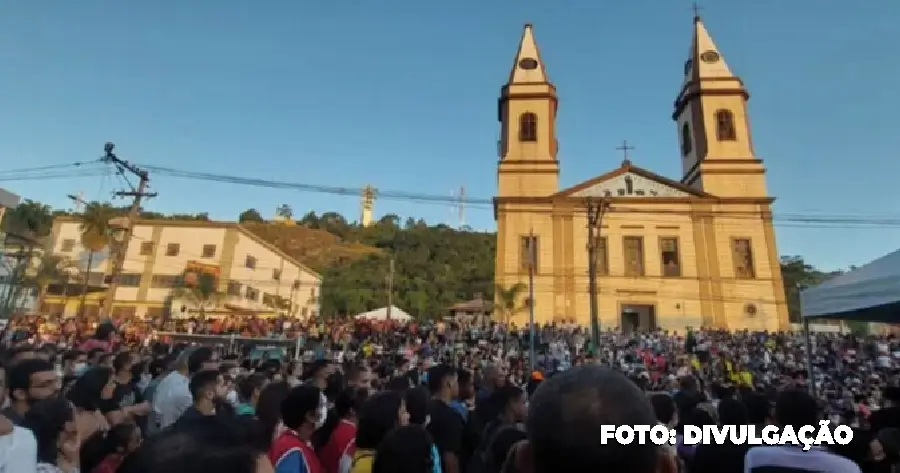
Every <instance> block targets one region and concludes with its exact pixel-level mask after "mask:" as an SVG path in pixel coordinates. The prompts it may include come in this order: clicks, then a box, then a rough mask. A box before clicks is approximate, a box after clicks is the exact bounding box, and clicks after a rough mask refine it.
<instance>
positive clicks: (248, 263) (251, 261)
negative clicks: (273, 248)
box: [244, 255, 256, 269]
mask: <svg viewBox="0 0 900 473" xmlns="http://www.w3.org/2000/svg"><path fill="white" fill-rule="evenodd" d="M244 267H246V268H250V269H256V258H254V257H253V256H251V255H247V258H246V259H245V260H244Z"/></svg>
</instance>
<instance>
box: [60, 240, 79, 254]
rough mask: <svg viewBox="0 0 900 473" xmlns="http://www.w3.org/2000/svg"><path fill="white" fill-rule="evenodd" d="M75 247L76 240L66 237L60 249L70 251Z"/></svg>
mask: <svg viewBox="0 0 900 473" xmlns="http://www.w3.org/2000/svg"><path fill="white" fill-rule="evenodd" d="M74 249H75V240H73V239H71V238H66V239H65V240H63V241H62V245H61V246H60V248H59V251H62V252H65V253H68V252H70V251H72V250H74Z"/></svg>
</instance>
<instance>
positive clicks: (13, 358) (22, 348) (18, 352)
mask: <svg viewBox="0 0 900 473" xmlns="http://www.w3.org/2000/svg"><path fill="white" fill-rule="evenodd" d="M34 358H37V351H35V349H34V346H33V345H30V344H25V345H17V346H14V347H12V348H10V349H9V351H8V352H7V353H6V359H7V361H6V366H14V365H16V364H17V363H19V362H20V361H22V360H31V359H34Z"/></svg>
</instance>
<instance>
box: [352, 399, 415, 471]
mask: <svg viewBox="0 0 900 473" xmlns="http://www.w3.org/2000/svg"><path fill="white" fill-rule="evenodd" d="M408 424H409V412H407V410H406V401H405V400H404V399H403V394H402V393H399V392H396V391H385V392H381V393H377V394H374V395H373V396H372V397H370V398H368V399H367V400H366V402H365V403H363V406H362V409H361V410H360V414H359V423H358V426H357V430H356V438H355V439H354V441H353V443H352V444H351V445H350V446H349V447H348V448H347V449H346V454H345V455H344V456H343V457H342V458H341V464H340V468H339V470H340V473H371V471H372V461H373V460H374V458H375V450H376V449H377V448H378V444H379V443H381V441H382V440H383V439H384V437H385V435H387V433H388V432H390V431H391V429H393V428H394V427H397V426H404V425H408Z"/></svg>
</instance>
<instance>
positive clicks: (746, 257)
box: [731, 238, 756, 279]
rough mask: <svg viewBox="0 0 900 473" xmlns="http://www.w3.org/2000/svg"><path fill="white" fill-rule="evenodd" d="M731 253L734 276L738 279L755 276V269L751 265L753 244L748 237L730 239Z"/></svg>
mask: <svg viewBox="0 0 900 473" xmlns="http://www.w3.org/2000/svg"><path fill="white" fill-rule="evenodd" d="M731 254H732V258H733V259H734V277H736V278H739V279H753V278H755V277H756V270H755V268H754V267H753V246H752V245H751V243H750V239H749V238H735V239H733V240H731Z"/></svg>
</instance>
